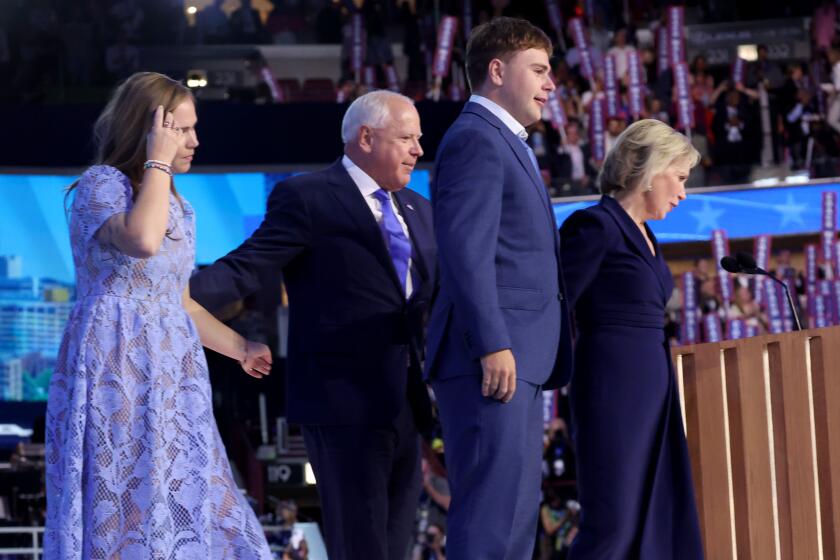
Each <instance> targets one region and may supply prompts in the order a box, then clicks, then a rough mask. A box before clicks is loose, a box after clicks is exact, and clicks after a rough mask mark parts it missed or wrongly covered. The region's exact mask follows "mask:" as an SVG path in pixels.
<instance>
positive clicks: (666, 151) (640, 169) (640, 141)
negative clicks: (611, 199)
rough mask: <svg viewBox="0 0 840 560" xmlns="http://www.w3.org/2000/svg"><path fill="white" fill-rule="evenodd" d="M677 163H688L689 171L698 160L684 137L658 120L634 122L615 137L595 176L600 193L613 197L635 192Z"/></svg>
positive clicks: (692, 147) (697, 155)
mask: <svg viewBox="0 0 840 560" xmlns="http://www.w3.org/2000/svg"><path fill="white" fill-rule="evenodd" d="M677 161H680V162H686V163H688V166H689V168H692V167H694V166H695V165H697V163H698V162H699V161H700V153H699V152H698V151H697V150H696V149H695V148H694V146H692V145H691V142H690V141H689V140H688V138H686V137H685V136H684V135H683V134H681V133H679V132H677V131H676V130H674V129H673V128H671V127H670V126H668V125H667V124H665V123H663V122H662V121H658V120H655V119H643V120H640V121H637V122H634V123H633V124H631V125H630V126H629V127H627V130H625V131H624V132H622V133H621V135H619V137H618V139H617V140H616V141H615V145H614V146H613V148H612V150H610V153H608V154H607V159H606V160H604V166H603V167H602V168H601V174H600V177H599V179H600V186H601V192H602V193H603V194H608V195H613V194H615V193H617V192H620V191H631V190H635V189H636V188H637V187H638V186H639V185H647V184H649V183H650V180H651V179H652V178H653V176H654V175H657V174H659V173H662V172H663V171H665V170H666V169H668V167H670V166H671V165H672V164H673V163H675V162H677Z"/></svg>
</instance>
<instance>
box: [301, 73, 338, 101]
mask: <svg viewBox="0 0 840 560" xmlns="http://www.w3.org/2000/svg"><path fill="white" fill-rule="evenodd" d="M335 96H336V90H335V83H333V81H332V80H331V79H329V78H308V79H306V80H304V81H303V88H302V89H301V98H300V99H299V100H300V101H335Z"/></svg>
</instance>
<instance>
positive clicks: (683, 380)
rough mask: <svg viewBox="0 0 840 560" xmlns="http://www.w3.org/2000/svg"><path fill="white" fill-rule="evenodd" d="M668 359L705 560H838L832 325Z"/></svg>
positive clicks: (838, 359) (836, 348)
mask: <svg viewBox="0 0 840 560" xmlns="http://www.w3.org/2000/svg"><path fill="white" fill-rule="evenodd" d="M672 354H673V357H674V365H675V366H676V372H677V378H678V382H679V385H680V396H681V401H682V410H683V419H684V421H685V427H686V436H687V438H688V449H689V454H690V456H691V466H692V471H693V475H694V487H695V490H696V493H697V508H698V513H699V515H700V525H701V529H702V532H703V545H704V547H705V551H706V558H708V559H710V560H724V559H731V560H773V559H782V560H785V559H789V558H791V559H802V560H817V559H820V558H826V559H829V558H831V559H840V542H839V541H840V327H832V328H825V329H811V330H806V331H800V332H794V333H786V334H780V335H766V336H759V337H755V338H748V339H741V340H728V341H725V342H720V343H709V344H698V345H693V346H682V347H678V348H674V349H673V350H672Z"/></svg>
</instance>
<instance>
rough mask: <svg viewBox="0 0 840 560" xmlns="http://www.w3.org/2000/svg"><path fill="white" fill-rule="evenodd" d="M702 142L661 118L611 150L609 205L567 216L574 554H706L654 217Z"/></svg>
mask: <svg viewBox="0 0 840 560" xmlns="http://www.w3.org/2000/svg"><path fill="white" fill-rule="evenodd" d="M698 159H699V154H698V153H697V151H696V150H695V149H694V148H693V147H692V146H691V144H690V143H689V141H688V140H687V139H686V138H685V136H683V135H682V134H680V133H678V132H676V131H675V130H673V129H672V128H671V127H669V126H668V125H666V124H664V123H662V122H660V121H655V120H649V119H648V120H642V121H639V122H636V123H634V124H633V125H632V126H630V127H629V128H628V129H627V130H626V131H625V132H624V133H623V134H622V135H621V136H620V137H619V138H618V139H617V140H616V144H615V146H614V147H613V149H612V150H611V151H610V153H609V154H607V158H606V160H605V162H604V167H603V170H602V172H601V192H602V193H603V194H604V196H603V197H602V198H601V201H600V203H599V204H598V205H596V206H592V207H590V208H587V209H585V210H579V211H577V212H575V213H574V214H572V215H571V216H570V217H569V218H568V219H567V220H566V222H565V223H564V224H563V227H562V228H561V239H562V257H563V269H564V272H565V279H566V287H567V293H568V296H569V298H570V299H571V304H572V305H573V306H574V309H575V322H576V326H577V340H576V345H575V371H574V375H573V377H572V382H571V408H572V422H573V429H574V439H575V444H576V450H577V458H578V490H579V495H580V503H581V525H580V533H579V534H578V537H577V539H576V540H575V542H574V544H573V545H572V549H571V552H570V555H569V558H570V559H571V560H590V559H591V560H595V559H597V560H630V559H643V560H694V559H698V558H702V557H703V549H702V544H701V539H700V529H699V523H698V517H697V509H696V505H695V500H694V490H693V484H692V478H691V466H690V463H689V459H688V450H687V447H686V441H685V434H684V431H683V424H682V415H681V413H680V401H679V395H678V393H677V386H676V380H675V377H674V370H673V366H672V364H671V359H670V353H669V348H668V342H667V339H666V337H665V329H664V327H665V321H664V317H665V302H666V301H667V300H668V298H669V297H670V295H671V291H672V289H673V281H672V278H671V273H670V271H669V270H668V266H667V265H666V263H665V260H664V259H663V258H662V254H661V252H660V250H659V246H658V245H657V243H656V238H655V237H654V235H653V232H652V231H651V230H650V228H648V226H647V224H646V222H647V221H648V220H661V219H663V218H664V217H665V216H666V215H667V214H668V212H670V211H671V210H672V209H674V208H676V207H677V205H678V204H679V203H680V201H681V200H684V199H685V181H686V179H687V178H688V174H689V171H690V169H691V168H692V167H693V166H694V165H696V164H697V161H698Z"/></svg>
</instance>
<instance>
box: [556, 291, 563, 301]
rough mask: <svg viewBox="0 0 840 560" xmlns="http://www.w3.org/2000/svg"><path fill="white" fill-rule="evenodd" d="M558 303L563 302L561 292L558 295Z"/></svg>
mask: <svg viewBox="0 0 840 560" xmlns="http://www.w3.org/2000/svg"><path fill="white" fill-rule="evenodd" d="M557 301H563V294H561V293H560V292H558V293H557Z"/></svg>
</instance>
